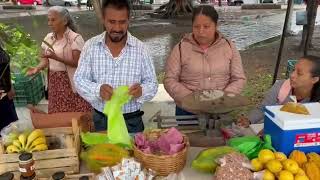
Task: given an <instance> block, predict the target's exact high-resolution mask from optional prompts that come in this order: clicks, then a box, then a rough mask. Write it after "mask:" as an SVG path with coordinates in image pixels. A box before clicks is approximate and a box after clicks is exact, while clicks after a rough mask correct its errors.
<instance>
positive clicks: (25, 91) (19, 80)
mask: <svg viewBox="0 0 320 180" xmlns="http://www.w3.org/2000/svg"><path fill="white" fill-rule="evenodd" d="M13 76H14V84H13V87H14V89H15V91H16V96H15V98H14V103H15V106H17V107H21V106H26V105H27V104H33V105H36V104H38V103H39V102H40V101H41V99H42V98H43V97H44V88H43V87H44V83H43V76H42V73H38V74H36V75H34V76H31V77H28V76H23V75H22V74H19V73H14V74H13Z"/></svg>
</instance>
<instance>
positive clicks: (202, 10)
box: [192, 5, 219, 24]
mask: <svg viewBox="0 0 320 180" xmlns="http://www.w3.org/2000/svg"><path fill="white" fill-rule="evenodd" d="M198 15H205V16H208V17H209V18H210V19H211V20H212V21H213V22H214V23H216V24H217V23H218V19H219V14H218V12H217V11H216V9H215V8H214V7H213V6H209V5H201V6H197V7H196V8H195V9H193V13H192V23H193V22H194V19H195V18H196V17H197V16H198Z"/></svg>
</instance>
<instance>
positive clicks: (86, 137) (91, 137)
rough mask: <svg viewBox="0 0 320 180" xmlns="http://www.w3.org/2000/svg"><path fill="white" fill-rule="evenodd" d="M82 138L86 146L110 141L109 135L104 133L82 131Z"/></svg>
mask: <svg viewBox="0 0 320 180" xmlns="http://www.w3.org/2000/svg"><path fill="white" fill-rule="evenodd" d="M81 140H82V142H83V143H84V145H86V146H93V145H97V144H107V143H109V138H108V135H107V134H103V133H92V132H86V133H81Z"/></svg>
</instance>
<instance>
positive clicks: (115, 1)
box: [102, 0, 130, 17]
mask: <svg viewBox="0 0 320 180" xmlns="http://www.w3.org/2000/svg"><path fill="white" fill-rule="evenodd" d="M109 6H113V7H115V8H116V9H118V10H120V9H127V10H128V17H130V4H129V2H128V0H103V2H102V14H103V15H104V11H105V9H106V8H107V7H109Z"/></svg>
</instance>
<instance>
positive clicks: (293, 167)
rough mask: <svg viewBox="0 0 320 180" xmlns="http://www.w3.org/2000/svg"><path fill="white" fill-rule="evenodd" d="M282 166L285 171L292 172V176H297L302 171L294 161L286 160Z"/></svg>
mask: <svg viewBox="0 0 320 180" xmlns="http://www.w3.org/2000/svg"><path fill="white" fill-rule="evenodd" d="M282 164H283V167H284V169H285V170H288V171H290V172H291V173H292V174H297V173H298V171H299V169H300V168H299V165H298V163H297V162H296V161H294V160H292V159H287V160H284V161H283V162H282Z"/></svg>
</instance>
